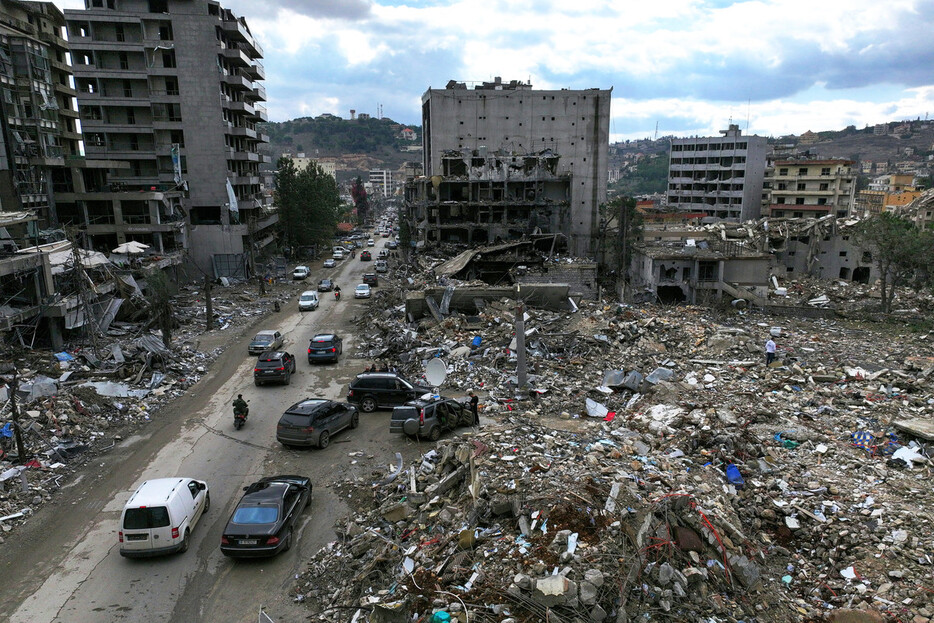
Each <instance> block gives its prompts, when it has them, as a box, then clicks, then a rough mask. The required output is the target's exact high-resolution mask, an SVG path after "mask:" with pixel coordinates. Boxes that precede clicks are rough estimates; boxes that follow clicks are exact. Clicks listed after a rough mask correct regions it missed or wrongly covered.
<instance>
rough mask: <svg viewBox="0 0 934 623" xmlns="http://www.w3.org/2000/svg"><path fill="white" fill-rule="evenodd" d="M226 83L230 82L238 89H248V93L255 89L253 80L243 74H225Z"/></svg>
mask: <svg viewBox="0 0 934 623" xmlns="http://www.w3.org/2000/svg"><path fill="white" fill-rule="evenodd" d="M224 84H229V85H230V86H232V87H234V88H235V89H238V90H240V91H247V92H248V93H249V92H252V91H253V81H252V80H249V79H247V78H244V77H243V76H237V75H227V76H224ZM244 97H245V96H244Z"/></svg>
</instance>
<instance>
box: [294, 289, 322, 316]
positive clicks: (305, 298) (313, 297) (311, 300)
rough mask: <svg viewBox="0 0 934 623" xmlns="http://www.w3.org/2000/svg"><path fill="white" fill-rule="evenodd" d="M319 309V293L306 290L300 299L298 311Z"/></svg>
mask: <svg viewBox="0 0 934 623" xmlns="http://www.w3.org/2000/svg"><path fill="white" fill-rule="evenodd" d="M313 309H318V291H317V290H306V291H305V292H302V295H301V296H300V297H298V311H309V310H313Z"/></svg>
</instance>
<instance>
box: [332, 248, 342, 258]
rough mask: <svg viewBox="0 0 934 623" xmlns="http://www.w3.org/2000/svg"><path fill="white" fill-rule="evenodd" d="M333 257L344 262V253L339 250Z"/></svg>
mask: <svg viewBox="0 0 934 623" xmlns="http://www.w3.org/2000/svg"><path fill="white" fill-rule="evenodd" d="M331 257H333V258H334V259H335V260H342V259H344V252H343V251H341V250H337V251H335V252H334V253H333V254H332V255H331Z"/></svg>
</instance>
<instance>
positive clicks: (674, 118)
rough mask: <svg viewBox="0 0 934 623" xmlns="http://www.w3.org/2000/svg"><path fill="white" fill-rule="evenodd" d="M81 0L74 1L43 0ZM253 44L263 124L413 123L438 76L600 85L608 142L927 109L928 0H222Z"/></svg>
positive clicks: (932, 9) (864, 119) (930, 73)
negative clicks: (314, 120)
mask: <svg viewBox="0 0 934 623" xmlns="http://www.w3.org/2000/svg"><path fill="white" fill-rule="evenodd" d="M57 3H58V4H59V6H63V7H65V8H83V6H84V3H83V0H57ZM222 4H223V6H225V7H226V8H229V9H231V10H232V11H234V13H236V14H237V15H242V16H244V17H245V18H246V19H247V23H248V24H249V26H250V29H251V30H252V32H253V34H254V35H256V37H257V39H258V40H259V42H260V44H261V45H262V46H263V48H264V50H265V61H264V62H265V65H266V89H267V95H268V98H269V102H268V108H269V116H270V120H272V121H285V120H287V119H293V118H296V117H306V116H316V115H319V114H321V113H326V112H327V113H332V114H335V115H338V116H341V117H345V118H348V117H349V116H350V113H349V111H350V109H355V110H356V111H357V112H358V113H360V112H365V113H369V114H371V115H373V116H377V115H378V114H379V111H380V110H382V115H383V116H384V117H389V118H391V119H394V120H396V121H399V122H402V123H410V124H419V123H421V114H420V98H421V95H422V94H423V93H424V92H425V90H426V89H428V88H443V87H444V85H445V84H446V83H447V82H448V80H451V79H454V80H458V81H463V82H479V81H484V80H492V79H493V78H494V77H495V76H501V77H502V78H503V80H505V81H508V80H523V81H531V83H532V85H533V86H534V88H540V89H559V88H571V89H587V88H595V87H596V88H602V89H608V88H611V87H612V89H613V105H612V111H611V116H612V119H611V122H610V132H611V138H612V139H613V140H621V139H635V138H643V137H646V136H652V135H654V134H655V131H656V124H657V127H658V134H659V136H663V135H667V134H674V135H677V136H687V135H693V134H701V135H716V133H717V131H718V130H720V129H724V128H725V127H726V126H727V124H728V123H729V122H730V120H731V119H732V120H733V122H734V123H739V124H740V127H742V128H743V129H744V130H746V131H748V133H750V134H760V135H764V136H779V135H782V134H800V133H801V132H804V131H805V130H815V131H817V130H836V129H842V128H844V127H846V126H847V125H855V126H857V127H859V128H862V127H864V126H866V125H867V124H875V123H880V122H883V121H896V120H902V119H915V118H918V117H920V118H922V119H924V118H926V116H927V115H928V113H929V112H930V113H932V114H934V70H932V68H934V34H932V33H934V30H932V25H934V2H932V1H931V0H886V1H885V2H881V1H880V0H747V1H742V0H735V1H734V0H651V1H639V0H574V1H572V2H568V1H567V0H560V1H559V0H408V1H405V0H224V1H222Z"/></svg>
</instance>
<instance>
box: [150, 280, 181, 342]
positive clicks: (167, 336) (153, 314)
mask: <svg viewBox="0 0 934 623" xmlns="http://www.w3.org/2000/svg"><path fill="white" fill-rule="evenodd" d="M146 285H147V286H148V289H149V296H148V297H147V300H148V302H149V322H150V326H156V327H158V328H159V330H160V331H162V343H163V344H165V347H166V348H172V327H173V326H174V325H175V308H174V307H173V306H172V291H171V288H170V286H169V280H168V278H167V277H166V276H165V273H164V272H162V271H161V270H153V271H152V272H150V273H149V275H148V276H147V278H146Z"/></svg>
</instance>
